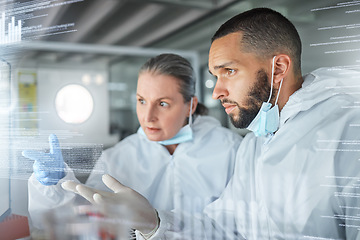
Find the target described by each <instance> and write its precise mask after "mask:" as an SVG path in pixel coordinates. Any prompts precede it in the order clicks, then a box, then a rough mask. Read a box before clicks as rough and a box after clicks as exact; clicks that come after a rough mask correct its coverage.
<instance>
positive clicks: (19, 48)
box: [0, 0, 360, 226]
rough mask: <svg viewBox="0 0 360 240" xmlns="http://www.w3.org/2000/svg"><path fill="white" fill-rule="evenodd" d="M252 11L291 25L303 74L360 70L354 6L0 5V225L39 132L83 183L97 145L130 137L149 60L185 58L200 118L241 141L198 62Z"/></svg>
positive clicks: (111, 1) (93, 0)
mask: <svg viewBox="0 0 360 240" xmlns="http://www.w3.org/2000/svg"><path fill="white" fill-rule="evenodd" d="M254 7H269V8H272V9H274V10H276V11H279V12H280V13H282V14H283V15H284V16H286V17H287V18H288V19H290V20H291V21H292V22H293V23H294V25H295V26H296V28H297V30H298V31H299V34H300V37H301V39H302V43H303V52H302V67H303V69H302V71H303V73H307V72H310V71H312V70H315V69H317V68H319V67H332V68H334V69H336V68H339V67H342V68H348V69H360V22H359V19H360V1H355V0H354V1H346V0H339V1H333V0H316V1H313V0H303V1H298V0H247V1H245V0H243V1H242V0H237V1H235V0H196V1H193V0H47V1H45V0H27V1H24V0H12V1H0V132H1V137H0V152H1V154H0V226H1V222H2V221H4V219H5V218H6V217H9V216H10V215H11V214H16V215H19V216H23V217H27V216H28V211H27V204H28V203H27V201H28V200H27V199H28V198H27V180H28V178H29V177H30V175H31V174H32V171H33V170H32V164H33V162H32V161H31V160H29V159H27V158H25V157H23V156H22V155H21V152H22V151H23V150H26V149H36V150H44V151H48V148H49V146H48V140H47V139H48V136H49V134H51V133H54V134H56V135H57V136H58V138H59V141H60V143H61V148H62V151H63V157H64V160H65V162H66V163H67V164H68V165H69V166H70V167H71V168H72V169H74V173H75V175H76V176H77V177H78V179H79V180H80V181H82V182H85V181H86V179H87V177H88V175H89V173H90V171H91V169H92V168H93V166H94V164H95V162H96V160H97V159H98V158H99V156H100V155H101V152H102V151H103V150H104V149H107V148H109V147H111V146H113V145H114V144H116V143H117V142H119V141H120V140H122V139H123V138H125V137H127V136H129V135H130V134H132V133H135V132H136V131H137V129H138V127H139V123H138V120H137V117H136V110H135V106H136V83H137V75H138V70H139V68H140V67H141V66H142V65H143V64H144V62H145V61H146V60H147V59H148V58H150V57H153V56H156V55H158V54H161V53H176V54H179V55H181V56H183V57H185V58H186V59H188V60H189V61H190V62H191V64H192V66H193V68H194V70H195V73H196V79H197V85H196V87H197V89H196V92H197V93H196V95H197V96H198V98H199V101H200V102H201V103H203V104H205V105H206V106H207V107H208V109H209V115H211V116H214V117H215V118H217V119H218V120H219V121H220V122H221V124H222V125H223V126H225V127H227V128H230V129H231V130H233V131H235V132H237V133H238V134H241V135H245V134H246V133H247V131H246V130H242V129H235V128H234V127H233V126H232V125H231V123H230V121H229V119H228V116H227V115H226V113H225V111H224V109H223V107H222V106H221V104H220V103H219V101H216V100H214V99H212V97H211V96H212V90H213V88H214V86H215V83H216V81H215V79H214V78H213V77H212V76H211V75H210V74H209V72H208V66H207V61H208V51H209V47H210V40H211V37H212V35H213V34H214V33H215V31H216V30H217V29H218V28H219V26H220V25H221V24H222V23H223V22H225V21H226V20H227V19H229V18H230V17H232V16H234V15H236V14H238V13H240V12H243V11H246V10H249V9H251V8H254ZM349 90H350V91H355V92H356V91H358V89H356V87H354V88H352V89H349ZM358 104H359V103H358ZM30 224H31V223H30Z"/></svg>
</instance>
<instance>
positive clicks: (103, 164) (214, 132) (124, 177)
mask: <svg viewBox="0 0 360 240" xmlns="http://www.w3.org/2000/svg"><path fill="white" fill-rule="evenodd" d="M191 128H192V130H193V140H192V141H189V142H184V143H181V144H179V145H178V146H177V148H176V150H175V152H174V153H173V155H170V153H169V152H168V150H167V149H166V148H165V147H164V146H162V145H160V144H159V143H156V142H152V141H149V140H148V139H147V138H146V136H144V135H141V134H138V133H136V134H133V135H131V136H129V137H127V138H125V139H124V140H122V141H121V142H119V143H118V144H116V145H115V146H114V147H112V148H109V149H107V150H105V151H104V152H103V153H102V155H101V157H100V159H99V160H98V162H97V163H96V165H95V167H94V169H93V171H92V173H91V175H90V176H89V178H88V180H87V182H86V185H88V186H91V187H95V188H97V189H107V187H106V186H105V185H104V184H103V183H102V180H101V176H102V175H103V174H104V173H107V174H110V175H112V176H113V177H115V178H116V179H118V180H119V181H120V182H121V183H122V184H124V185H126V186H128V187H131V188H133V189H134V190H136V191H138V192H139V193H140V194H142V195H143V196H145V197H146V198H147V199H148V200H149V202H150V203H151V204H152V205H153V206H154V207H156V208H158V209H163V210H172V209H175V208H176V209H181V210H185V211H193V212H202V211H203V208H204V206H206V205H207V204H208V203H210V202H212V201H214V200H216V199H217V198H218V197H219V196H220V194H221V193H222V191H223V190H224V189H225V187H226V185H227V184H228V182H229V180H230V179H231V176H232V175H233V171H234V165H235V156H236V152H237V149H238V146H239V144H240V142H241V141H242V137H241V136H240V135H239V134H237V133H235V132H233V131H231V130H229V129H227V128H224V127H222V126H221V125H220V122H219V121H217V120H216V119H215V118H213V117H209V116H197V117H196V118H195V120H194V123H193V124H192V126H191ZM66 180H75V177H74V174H73V172H72V171H71V170H69V171H68V172H67V174H66V176H65V177H64V178H63V179H61V180H60V182H59V183H58V184H57V185H53V186H44V185H42V184H41V183H39V182H38V181H37V180H36V178H35V177H34V175H32V176H31V177H30V179H29V182H28V189H29V214H30V217H31V220H32V222H33V225H34V227H36V228H39V229H41V228H42V219H41V218H42V216H43V213H44V211H46V210H48V209H51V208H54V207H56V206H64V205H66V204H73V201H74V200H75V194H74V193H72V192H68V191H65V190H63V189H62V188H61V186H60V184H61V183H62V182H64V181H66Z"/></svg>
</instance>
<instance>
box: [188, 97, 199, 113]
mask: <svg viewBox="0 0 360 240" xmlns="http://www.w3.org/2000/svg"><path fill="white" fill-rule="evenodd" d="M198 102H199V99H198V98H197V97H196V96H194V97H193V104H192V109H191V114H194V113H195V110H196V107H197V105H198ZM189 107H190V103H189Z"/></svg>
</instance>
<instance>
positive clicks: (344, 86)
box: [151, 68, 360, 240]
mask: <svg viewBox="0 0 360 240" xmlns="http://www.w3.org/2000/svg"><path fill="white" fill-rule="evenodd" d="M359 78H360V73H359V72H356V73H354V72H353V71H350V70H342V71H340V70H336V69H324V68H323V69H318V70H316V71H314V72H312V73H311V74H308V75H307V76H305V78H304V80H305V81H304V83H303V86H302V88H301V89H299V90H298V91H296V92H295V93H294V94H292V96H291V97H290V98H289V100H288V102H287V103H286V105H285V106H284V107H283V109H282V111H281V113H280V128H279V130H278V131H277V132H276V133H275V134H274V136H273V137H272V138H271V139H269V138H267V137H255V135H254V134H253V133H249V134H247V135H246V136H245V138H244V140H243V141H242V143H241V144H240V147H239V150H238V153H237V159H236V166H235V171H234V176H233V178H232V179H231V181H230V183H229V184H228V186H227V188H226V189H225V191H224V193H223V194H222V195H221V197H220V198H219V199H218V200H216V201H215V202H213V203H211V204H210V205H208V206H207V207H206V208H205V211H204V215H203V216H202V218H198V219H197V221H195V220H194V218H192V219H191V221H190V217H191V216H189V219H187V218H183V219H178V216H179V215H173V214H171V213H168V212H164V211H159V214H160V215H159V216H160V219H161V222H160V228H159V229H158V231H157V232H156V234H155V235H153V237H152V238H151V239H165V238H166V239H175V236H177V237H178V238H176V239H197V240H199V239H214V240H215V239H243V238H245V239H261V240H262V239H322V240H323V239H360V230H359V229H360V218H359V216H360V147H359V144H360V110H359V107H360V101H359V97H358V95H356V91H357V94H359V93H358V89H359V80H360V79H359ZM344 92H352V93H354V94H343V93H344ZM174 222H175V223H177V224H170V223H174ZM179 223H181V224H179ZM205 235H206V237H205Z"/></svg>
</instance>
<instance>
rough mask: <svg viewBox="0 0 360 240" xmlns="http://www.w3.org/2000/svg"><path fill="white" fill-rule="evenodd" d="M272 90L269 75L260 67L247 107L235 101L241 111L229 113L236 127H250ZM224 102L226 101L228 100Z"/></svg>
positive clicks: (273, 94)
mask: <svg viewBox="0 0 360 240" xmlns="http://www.w3.org/2000/svg"><path fill="white" fill-rule="evenodd" d="M270 90H271V86H270V84H269V81H268V76H267V74H266V72H265V70H264V69H260V70H259V71H258V73H257V75H256V82H255V84H254V85H253V86H252V87H251V88H250V91H249V94H248V99H247V100H246V102H245V103H246V106H247V108H244V107H240V106H239V104H238V103H236V102H233V103H235V104H236V105H237V107H238V109H239V113H238V115H236V116H234V114H230V115H229V116H230V120H231V123H232V124H233V125H234V126H235V127H236V128H246V127H248V126H249V125H250V123H251V122H252V121H253V120H254V118H255V117H256V115H257V114H258V112H259V110H260V108H261V105H262V103H263V102H266V101H267V100H268V98H269V94H270ZM276 92H277V91H276V90H275V89H273V91H272V94H271V100H273V99H274V98H275V95H276ZM224 102H226V100H225V101H224ZM270 102H272V101H270Z"/></svg>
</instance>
